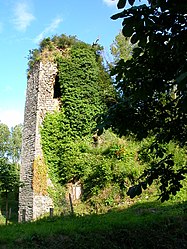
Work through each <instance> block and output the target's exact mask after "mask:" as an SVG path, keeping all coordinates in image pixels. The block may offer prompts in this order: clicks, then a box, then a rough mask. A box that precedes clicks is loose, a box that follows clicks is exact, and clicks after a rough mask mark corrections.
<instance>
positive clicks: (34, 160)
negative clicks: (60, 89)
mask: <svg viewBox="0 0 187 249" xmlns="http://www.w3.org/2000/svg"><path fill="white" fill-rule="evenodd" d="M56 75H57V65H56V64H54V63H52V62H45V63H42V62H38V63H36V64H35V66H34V67H33V69H32V71H31V72H30V76H29V79H28V81H27V92H26V103H25V114H24V127H23V143H22V156H21V169H20V179H21V181H22V182H23V184H24V186H23V187H22V188H20V192H19V221H22V220H23V218H24V217H23V215H24V213H25V215H24V216H25V220H26V221H28V220H31V219H35V218H37V217H39V216H41V215H42V214H44V213H46V212H49V209H50V208H51V207H52V206H53V203H52V200H51V199H50V197H49V196H48V194H47V192H46V191H45V190H44V189H42V181H44V180H45V179H47V176H45V177H44V175H43V177H44V178H45V179H39V176H40V175H41V174H37V172H35V175H37V176H38V178H37V179H36V181H38V182H36V183H35V185H36V186H38V188H37V187H34V186H33V185H34V182H33V181H34V180H33V179H34V167H35V165H36V164H37V170H38V171H41V172H42V170H43V169H42V168H41V167H43V162H44V160H43V153H42V148H41V137H40V127H41V125H42V122H43V119H44V117H45V114H46V112H52V111H54V110H56V109H58V108H59V103H58V99H54V98H53V96H54V84H55V77H56ZM38 162H39V163H38ZM44 173H45V172H44ZM44 173H43V174H44ZM35 178H36V177H35ZM40 182H41V186H40ZM47 182H49V181H47Z"/></svg>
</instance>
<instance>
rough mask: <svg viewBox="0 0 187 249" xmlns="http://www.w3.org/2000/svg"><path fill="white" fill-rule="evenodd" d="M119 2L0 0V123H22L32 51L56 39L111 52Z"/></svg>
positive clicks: (119, 23)
mask: <svg viewBox="0 0 187 249" xmlns="http://www.w3.org/2000/svg"><path fill="white" fill-rule="evenodd" d="M116 2H117V1H116V0H114V1H113V0H79V1H78V0H0V36H1V38H0V48H1V64H0V70H1V73H0V121H1V122H2V123H5V124H7V125H8V126H9V127H11V126H14V125H16V124H18V123H22V122H23V114H24V105H25V94H26V84H27V74H26V70H27V62H28V59H27V57H28V54H29V50H30V49H34V48H37V47H38V44H39V42H40V40H41V39H43V38H44V37H48V36H50V37H51V36H53V35H60V34H66V35H76V36H77V38H78V39H80V40H82V41H84V42H87V43H91V44H92V43H93V42H94V41H95V40H96V39H97V38H99V43H100V44H101V45H103V46H104V48H105V50H106V53H105V55H106V57H109V52H107V51H109V48H110V45H111V44H112V42H113V40H114V38H115V36H116V35H117V34H118V33H119V31H120V28H121V21H112V20H111V19H110V16H111V15H113V14H115V13H117V11H118V10H117V8H116Z"/></svg>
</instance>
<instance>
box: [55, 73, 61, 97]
mask: <svg viewBox="0 0 187 249" xmlns="http://www.w3.org/2000/svg"><path fill="white" fill-rule="evenodd" d="M60 97H61V90H60V82H59V76H58V74H57V75H56V77H55V84H54V94H53V98H54V99H57V98H60Z"/></svg>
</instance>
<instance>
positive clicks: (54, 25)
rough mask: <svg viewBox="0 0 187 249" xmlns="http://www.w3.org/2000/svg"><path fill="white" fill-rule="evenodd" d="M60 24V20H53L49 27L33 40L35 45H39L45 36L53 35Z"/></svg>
mask: <svg viewBox="0 0 187 249" xmlns="http://www.w3.org/2000/svg"><path fill="white" fill-rule="evenodd" d="M61 22H62V18H59V17H58V18H56V19H54V20H53V21H52V22H51V24H50V25H49V26H47V27H46V28H45V29H44V30H43V31H42V32H41V33H40V34H39V35H37V36H36V37H35V38H34V42H35V43H39V42H40V41H41V40H42V39H43V38H44V37H45V36H46V35H48V34H50V33H53V32H54V31H55V30H56V29H57V28H58V26H59V25H60V23H61Z"/></svg>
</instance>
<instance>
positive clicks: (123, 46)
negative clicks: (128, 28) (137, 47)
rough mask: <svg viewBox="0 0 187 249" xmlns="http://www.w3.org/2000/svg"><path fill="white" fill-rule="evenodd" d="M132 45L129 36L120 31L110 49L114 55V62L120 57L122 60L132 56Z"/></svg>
mask: <svg viewBox="0 0 187 249" xmlns="http://www.w3.org/2000/svg"><path fill="white" fill-rule="evenodd" d="M133 47H134V45H133V44H132V43H131V42H130V38H129V37H125V36H124V35H123V34H122V32H120V33H119V34H118V35H117V36H116V37H115V40H114V42H113V43H112V45H111V47H110V50H111V53H112V55H113V56H114V63H117V62H118V61H119V60H120V59H123V60H124V61H127V60H129V59H130V58H131V57H132V52H133Z"/></svg>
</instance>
